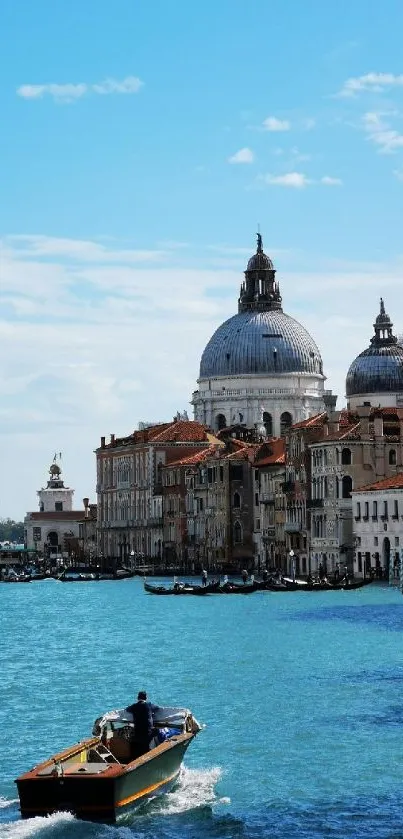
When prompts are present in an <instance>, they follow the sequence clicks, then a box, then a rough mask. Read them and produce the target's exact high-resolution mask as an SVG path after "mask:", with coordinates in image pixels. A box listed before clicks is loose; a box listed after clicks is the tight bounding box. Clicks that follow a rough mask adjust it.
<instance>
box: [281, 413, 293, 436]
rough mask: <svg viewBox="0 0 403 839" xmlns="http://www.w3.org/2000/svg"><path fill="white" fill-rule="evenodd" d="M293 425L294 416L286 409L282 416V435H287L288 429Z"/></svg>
mask: <svg viewBox="0 0 403 839" xmlns="http://www.w3.org/2000/svg"><path fill="white" fill-rule="evenodd" d="M291 426H292V416H291V414H289V413H288V411H284V413H283V414H281V417H280V436H281V437H285V435H286V434H287V431H288V429H289V428H291Z"/></svg>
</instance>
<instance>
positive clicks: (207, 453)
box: [164, 446, 219, 469]
mask: <svg viewBox="0 0 403 839" xmlns="http://www.w3.org/2000/svg"><path fill="white" fill-rule="evenodd" d="M216 451H219V449H218V448H217V447H216V446H209V447H208V448H206V449H201V451H198V452H194V453H193V454H188V455H186V456H185V457H181V458H179V459H178V460H172V461H171V462H170V463H166V464H165V467H164V468H165V469H166V468H169V467H171V466H172V467H174V466H192V465H193V464H194V465H197V464H198V463H203V460H206V459H207V458H208V457H213V456H214V454H215V452H216Z"/></svg>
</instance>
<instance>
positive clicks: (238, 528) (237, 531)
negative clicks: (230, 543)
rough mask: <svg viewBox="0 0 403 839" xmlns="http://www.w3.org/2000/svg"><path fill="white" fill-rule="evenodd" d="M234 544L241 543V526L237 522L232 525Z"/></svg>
mask: <svg viewBox="0 0 403 839" xmlns="http://www.w3.org/2000/svg"><path fill="white" fill-rule="evenodd" d="M234 542H235V544H236V545H239V543H240V542H242V526H241V523H240V522H239V521H236V522H235V524H234Z"/></svg>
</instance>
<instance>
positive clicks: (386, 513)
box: [381, 501, 388, 519]
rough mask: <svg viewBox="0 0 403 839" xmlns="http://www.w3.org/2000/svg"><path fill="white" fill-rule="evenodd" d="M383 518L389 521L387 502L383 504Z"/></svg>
mask: <svg viewBox="0 0 403 839" xmlns="http://www.w3.org/2000/svg"><path fill="white" fill-rule="evenodd" d="M381 518H382V519H387V518H388V502H387V501H384V502H383V515H382V516H381Z"/></svg>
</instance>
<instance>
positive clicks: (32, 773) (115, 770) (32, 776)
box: [17, 731, 195, 782]
mask: <svg viewBox="0 0 403 839" xmlns="http://www.w3.org/2000/svg"><path fill="white" fill-rule="evenodd" d="M194 736H195V735H194V734H193V732H187V731H186V732H184V733H183V734H178V735H177V736H175V737H170V738H169V739H168V740H164V742H163V743H160V744H159V745H158V746H155V748H154V749H151V750H150V751H149V752H146V753H145V754H144V755H141V757H138V758H136V759H135V760H133V761H131V762H130V763H109V764H108V765H107V769H106V770H105V772H103V773H102V776H101V775H99V776H96V775H88V776H85V775H84V774H83V775H81V774H80V773H77V774H80V777H81V778H82V779H83V780H84V779H88V780H89V779H90V778H91V779H92V781H94V780H96V779H97V778H99V780H102V779H104V778H105V777H108V778H111V777H117V776H119V775H124V774H125V773H127V772H133V771H134V770H135V769H137V767H140V766H142V765H144V764H145V763H148V762H149V761H151V760H154V758H155V757H157V756H158V755H160V754H163V752H166V751H168V750H169V749H173V748H175V746H176V745H178V744H179V743H184V742H186V741H187V740H192V739H193V737H194ZM97 743H99V737H91V738H90V739H89V740H82V741H81V743H77V744H76V745H74V746H70V748H68V749H64V751H62V752H58V754H56V755H54V756H53V757H51V758H48V759H47V760H44V761H43V762H42V763H38V764H37V766H34V767H33V768H32V769H30V770H29V771H28V772H24V774H23V775H20V776H19V777H18V779H17V780H18V781H20V780H21V781H25V780H28V779H29V780H38V782H41V781H43V780H45V778H44V777H43V776H41V775H40V774H39V773H40V772H42V771H43V770H44V769H46V768H47V767H49V766H55V765H56V763H59V762H60V763H62V762H63V761H65V760H66V759H68V758H72V757H74V756H75V755H76V754H79V753H80V752H82V751H83V749H88V748H91V747H92V746H94V745H96V744H97ZM69 777H71V774H70V775H69Z"/></svg>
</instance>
